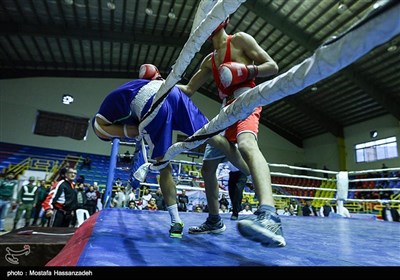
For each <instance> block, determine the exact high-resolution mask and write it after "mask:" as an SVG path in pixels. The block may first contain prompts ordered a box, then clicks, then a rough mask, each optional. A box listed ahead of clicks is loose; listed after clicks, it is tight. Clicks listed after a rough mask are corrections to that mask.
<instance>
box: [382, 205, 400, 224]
mask: <svg viewBox="0 0 400 280" xmlns="http://www.w3.org/2000/svg"><path fill="white" fill-rule="evenodd" d="M383 206H384V208H383V209H382V219H383V220H385V221H388V222H400V217H399V212H398V211H397V210H396V209H394V208H392V207H391V206H390V204H389V202H385V203H384V204H383Z"/></svg>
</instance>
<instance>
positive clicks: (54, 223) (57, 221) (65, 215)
mask: <svg viewBox="0 0 400 280" xmlns="http://www.w3.org/2000/svg"><path fill="white" fill-rule="evenodd" d="M54 211H55V213H54V215H53V217H51V221H50V226H51V227H69V225H70V223H71V221H72V211H65V210H62V209H55V210H54Z"/></svg>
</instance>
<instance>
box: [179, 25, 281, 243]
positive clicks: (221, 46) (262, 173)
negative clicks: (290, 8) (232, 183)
mask: <svg viewBox="0 0 400 280" xmlns="http://www.w3.org/2000/svg"><path fill="white" fill-rule="evenodd" d="M228 22H229V18H228V19H226V20H225V21H224V22H222V23H221V24H220V25H219V26H218V28H217V29H216V30H215V31H214V32H213V33H212V34H211V36H210V40H212V43H213V47H214V51H213V52H212V53H210V54H209V55H208V56H206V57H205V59H204V60H203V62H202V63H201V65H200V68H199V70H198V71H197V72H196V73H195V74H194V75H193V77H192V78H191V79H190V81H189V83H188V84H186V85H178V87H179V88H181V90H182V91H183V92H184V93H186V94H187V95H188V96H191V95H192V94H194V92H196V90H198V89H199V88H200V87H201V86H202V85H203V84H204V83H205V82H206V81H207V80H208V79H209V77H210V75H213V76H214V80H215V82H216V85H217V88H218V91H219V96H220V97H221V99H222V100H223V106H225V105H226V104H229V103H231V102H233V101H234V100H235V98H237V97H238V96H239V95H241V94H243V93H244V92H246V90H248V89H249V88H252V87H254V86H255V78H256V77H268V76H272V75H275V74H276V73H277V72H278V66H277V64H276V63H275V61H274V60H273V59H272V58H271V57H270V56H269V55H268V53H267V52H266V51H265V50H263V49H262V48H261V47H260V46H259V44H258V43H257V42H256V40H255V39H254V38H253V37H252V36H250V35H249V34H247V33H244V32H238V33H236V34H234V35H228V34H227V33H226V32H225V26H226V25H227V24H228ZM261 110H262V108H261V107H258V108H255V110H254V111H253V113H252V114H251V115H250V116H249V117H248V118H246V119H245V120H241V121H238V122H237V123H235V124H234V125H232V126H230V127H229V128H228V129H226V131H225V137H226V138H227V139H228V140H229V141H230V144H231V145H233V144H236V145H237V146H238V149H239V151H240V153H241V155H242V157H243V159H244V160H245V162H246V163H247V165H248V168H249V170H250V175H251V177H252V181H253V185H254V189H255V192H256V195H257V198H258V200H259V207H258V209H257V211H256V212H255V214H256V216H255V217H253V218H251V219H242V220H240V221H238V229H239V232H240V233H241V234H242V235H243V236H244V237H246V238H248V239H250V240H253V241H256V242H260V243H262V244H263V245H264V246H267V247H283V246H285V245H286V241H285V239H284V237H283V233H282V227H281V221H280V219H279V217H278V216H277V215H276V214H275V212H276V211H275V203H274V199H273V197H272V186H271V175H270V170H269V167H268V163H267V161H266V159H265V158H264V156H263V154H262V153H261V151H260V149H259V147H258V143H257V134H258V125H259V119H260V114H261ZM227 145H229V143H228V144H227ZM225 160H226V159H225V156H224V155H223V154H222V153H221V152H219V151H218V150H216V149H215V148H212V147H210V146H207V147H206V151H205V154H204V160H203V167H202V175H203V178H204V182H205V188H206V196H207V202H208V208H209V216H208V218H207V220H206V222H205V223H203V224H202V225H200V226H193V227H190V228H189V233H192V234H201V233H222V232H223V231H225V229H226V227H225V225H224V223H223V221H222V219H221V217H220V215H219V211H218V209H219V205H218V198H219V188H218V182H217V178H216V170H217V167H218V164H219V163H221V162H223V161H225Z"/></svg>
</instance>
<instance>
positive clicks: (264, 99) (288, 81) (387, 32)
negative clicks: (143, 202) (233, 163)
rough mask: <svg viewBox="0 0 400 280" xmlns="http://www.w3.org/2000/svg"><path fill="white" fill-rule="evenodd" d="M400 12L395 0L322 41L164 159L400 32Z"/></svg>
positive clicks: (176, 147)
mask: <svg viewBox="0 0 400 280" xmlns="http://www.w3.org/2000/svg"><path fill="white" fill-rule="evenodd" d="M380 4H382V2H381V3H380ZM377 6H379V4H378V3H377ZM380 8H382V7H380ZM399 14H400V5H399V4H398V3H397V4H396V3H395V5H394V6H392V7H391V9H389V10H387V11H384V12H382V13H380V14H378V15H375V17H372V18H371V19H369V20H367V21H363V22H361V23H360V24H358V25H357V26H356V27H353V28H352V29H351V31H350V32H348V33H346V34H344V35H343V36H342V37H340V38H339V39H338V40H336V41H334V42H330V43H329V44H324V45H322V46H321V47H319V48H318V49H317V50H316V51H315V53H314V54H313V56H311V57H310V58H308V59H306V60H305V61H303V62H302V63H300V64H298V65H296V66H294V67H292V68H291V69H290V70H288V71H287V72H285V73H283V74H281V75H279V76H278V77H276V78H274V79H272V80H270V81H267V82H264V83H261V84H260V85H258V86H256V87H254V88H252V89H250V90H248V91H246V92H245V93H244V94H242V95H241V96H239V97H238V98H237V99H236V101H235V102H233V103H231V104H230V105H229V106H226V107H224V108H223V109H222V110H221V111H220V113H219V114H218V115H217V116H216V117H214V118H213V119H212V120H211V121H210V122H209V123H208V124H206V125H205V126H204V127H203V128H201V129H199V130H198V131H197V132H196V133H194V135H193V136H191V137H189V138H187V140H186V141H185V142H178V143H175V144H174V145H172V146H171V147H170V148H169V149H168V151H167V153H166V154H165V156H164V160H165V161H168V160H170V159H172V158H174V157H175V156H176V155H178V154H180V153H181V152H182V151H185V150H191V149H193V148H196V147H197V146H199V145H201V144H202V143H204V142H205V141H206V140H207V136H208V137H210V136H212V135H213V134H215V133H218V132H219V131H223V130H224V129H225V128H227V127H228V126H230V125H232V124H234V123H235V122H236V121H238V120H240V119H245V118H246V117H247V116H249V115H250V114H251V113H252V112H253V110H254V108H256V107H258V106H265V105H268V104H270V103H273V102H275V101H277V100H280V99H282V98H284V97H287V96H290V95H293V94H295V93H297V92H299V91H300V90H302V89H304V88H306V87H308V86H310V85H313V84H315V83H316V82H318V81H320V80H322V79H324V78H327V77H329V76H331V75H332V74H334V73H336V72H338V71H339V70H341V69H343V68H345V67H346V66H348V65H350V64H351V63H353V62H355V61H356V60H357V59H359V58H360V57H362V56H363V55H365V54H367V53H368V52H369V51H371V50H372V49H374V48H375V47H377V46H379V45H381V44H384V43H385V42H387V41H389V40H390V39H392V38H393V37H395V36H396V35H398V34H399V33H400V21H399V18H398V15H399Z"/></svg>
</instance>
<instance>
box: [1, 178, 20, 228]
mask: <svg viewBox="0 0 400 280" xmlns="http://www.w3.org/2000/svg"><path fill="white" fill-rule="evenodd" d="M14 178H15V174H14V172H8V173H7V176H6V178H5V179H2V180H0V232H5V231H6V229H5V227H4V223H5V219H6V216H7V214H8V211H9V209H10V207H11V206H12V207H13V208H15V207H16V205H17V204H16V201H17V194H18V181H17V180H15V179H14Z"/></svg>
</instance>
